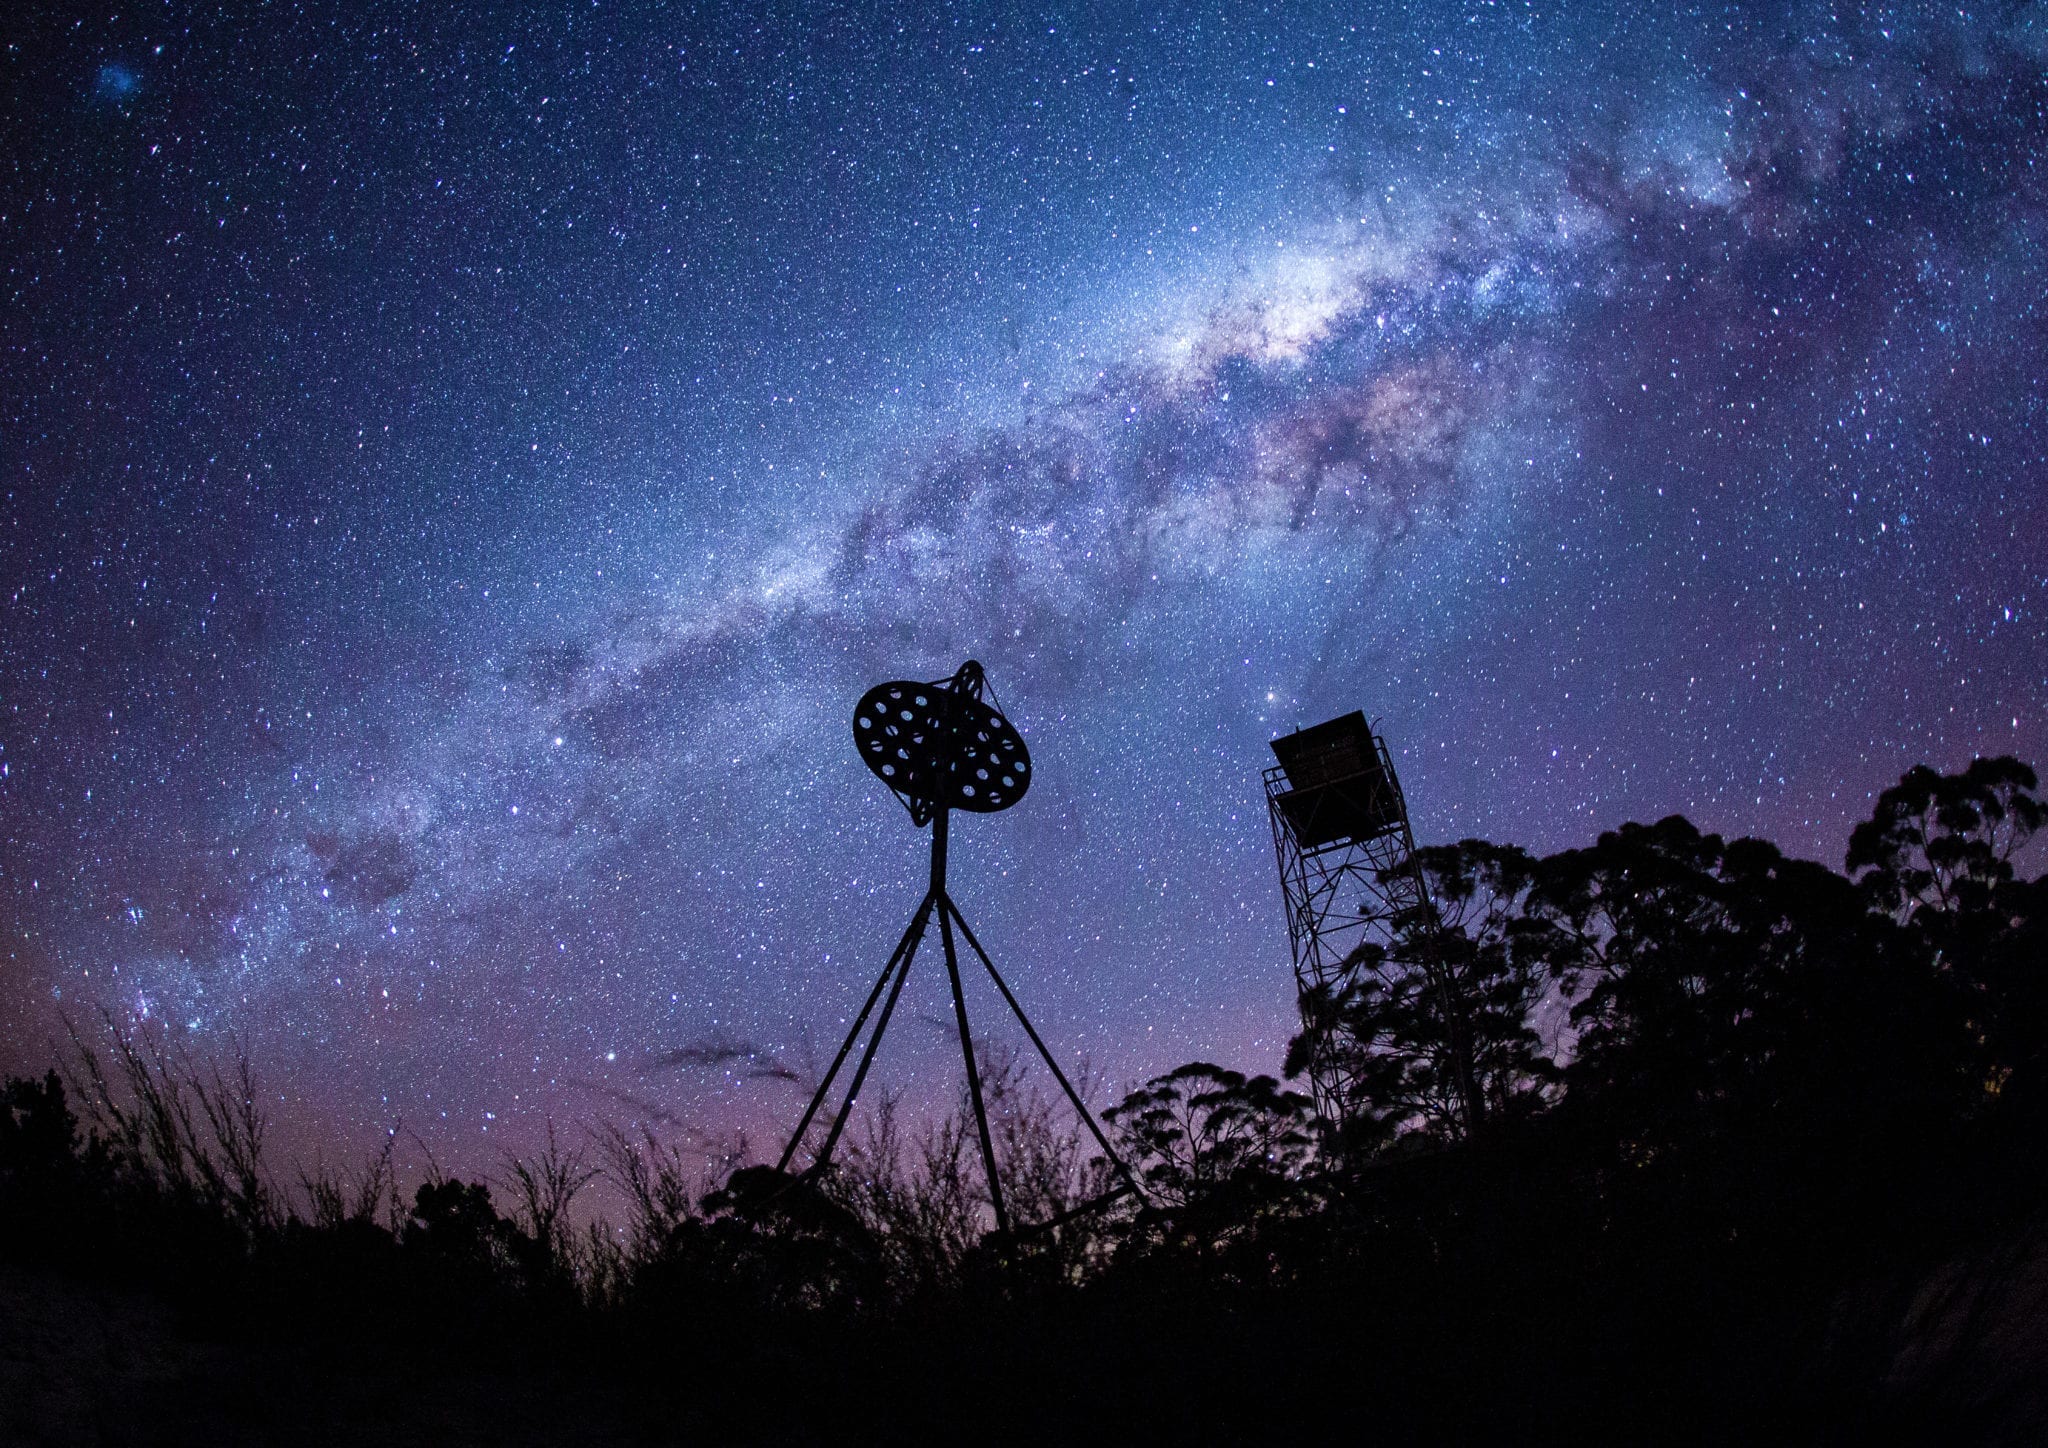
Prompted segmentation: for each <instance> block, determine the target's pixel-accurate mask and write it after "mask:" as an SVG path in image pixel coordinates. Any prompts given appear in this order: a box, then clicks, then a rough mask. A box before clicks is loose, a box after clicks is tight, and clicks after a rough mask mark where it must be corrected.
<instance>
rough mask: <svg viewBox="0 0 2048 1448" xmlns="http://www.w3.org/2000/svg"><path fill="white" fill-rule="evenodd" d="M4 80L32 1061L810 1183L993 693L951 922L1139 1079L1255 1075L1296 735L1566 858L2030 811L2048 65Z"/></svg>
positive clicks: (725, 45)
mask: <svg viewBox="0 0 2048 1448" xmlns="http://www.w3.org/2000/svg"><path fill="white" fill-rule="evenodd" d="M9 31H10V33H9V36H8V38H7V42H6V48H5V52H4V55H0V87H4V90H0V126H4V133H0V134H4V137H5V145H4V146H0V154H4V156H5V157H6V160H5V161H4V163H0V262H4V266H5V274H4V280H0V287H4V291H5V297H6V302H5V321H4V323H0V335H4V344H5V345H4V352H0V469H4V480H0V605H4V612H0V902H4V915H0V928H4V930H5V936H4V942H0V1064H4V1065H5V1066H6V1067H8V1068H9V1069H14V1070H23V1069H31V1068H36V1069H39V1068H40V1067H41V1066H42V1065H43V1064H45V1063H46V1062H47V1060H48V1059H49V1056H50V1052H51V1050H52V1045H51V1043H52V1040H53V1039H54V1038H55V1036H56V1035H57V1034H58V1033H59V1032H60V1031H61V1025H60V1021H61V1019H62V1017H63V1016H65V1015H69V1016H70V1017H71V1018H72V1019H73V1020H76V1021H85V1022H90V1021H92V1020H93V1019H94V1018H95V1017H96V1015H97V1013H99V1012H101V1011H106V1012H109V1013H111V1015H112V1016H113V1018H114V1019H115V1020H117V1021H119V1022H122V1023H125V1024H129V1025H134V1024H137V1023H141V1022H147V1023H149V1024H150V1025H151V1027H152V1028H156V1029H163V1030H166V1031H168V1032H170V1033H172V1034H173V1035H174V1036H175V1037H177V1038H179V1039H180V1040H181V1041H182V1042H183V1043H184V1044H186V1045H188V1046H189V1047H190V1048H191V1049H193V1050H194V1051H196V1052H198V1053H201V1054H205V1053H209V1052H213V1053H218V1052H220V1051H224V1050H230V1049H234V1048H235V1046H236V1045H237V1044H238V1043H239V1045H241V1046H242V1047H244V1048H246V1049H247V1050H249V1051H250V1053H251V1054H252V1056H253V1057H254V1058H255V1061H256V1064H257V1066H258V1068H259V1070H260V1071H261V1072H262V1073H263V1075H264V1077H265V1079H266V1080H267V1081H269V1082H270V1083H272V1084H273V1085H274V1086H275V1087H276V1088H277V1089H278V1092H279V1096H280V1104H279V1110H280V1114H281V1116H282V1117H283V1118H284V1119H285V1120H286V1121H287V1122H289V1123H290V1130H291V1132H292V1133H293V1140H294V1141H295V1142H296V1143H298V1144H299V1145H300V1146H301V1147H302V1148H304V1149H305V1150H308V1151H310V1150H312V1149H315V1148H316V1147H319V1146H321V1145H322V1144H326V1145H330V1146H331V1145H334V1144H337V1143H344V1142H347V1141H354V1140H360V1139H362V1138H363V1136H364V1134H365V1133H366V1132H369V1131H371V1130H373V1129H377V1128H381V1127H383V1126H386V1125H389V1124H390V1123H392V1122H394V1121H403V1122H404V1123H405V1124H406V1125H407V1127H408V1128H409V1129H410V1130H413V1131H415V1132H417V1133H418V1134H419V1136H420V1138H421V1139H422V1140H425V1141H427V1142H429V1143H430V1144H431V1145H432V1146H433V1148H434V1149H435V1150H436V1151H438V1152H441V1153H443V1154H444V1156H445V1158H446V1159H447V1160H448V1161H450V1162H452V1163H455V1164H458V1165H460V1164H462V1163H464V1162H465V1161H467V1160H470V1159H482V1157H484V1156H488V1155H490V1154H492V1153H495V1151H496V1150H497V1149H498V1146H499V1144H500V1143H501V1142H503V1141H508V1140H509V1141H513V1142H517V1141H518V1140H520V1139H522V1134H524V1136H525V1138H526V1139H530V1138H531V1136H532V1135H533V1133H535V1132H536V1131H538V1130H539V1127H540V1124H541V1123H542V1122H543V1121H545V1120H546V1119H547V1118H549V1117H554V1118H556V1119H558V1120H572V1119H578V1118H583V1117H588V1116H593V1115H595V1116H606V1115H610V1116H619V1115H634V1116H637V1117H639V1118H640V1119H643V1120H648V1121H656V1122H663V1123H669V1124H671V1125H680V1126H683V1127H686V1128H690V1129H705V1130H713V1129H718V1130H722V1129H727V1128H731V1127H736V1126H738V1127H749V1128H751V1129H753V1130H754V1131H755V1132H756V1134H757V1136H760V1135H767V1134H772V1132H773V1131H774V1130H775V1129H776V1128H777V1126H778V1125H786V1123H787V1120H788V1119H789V1118H791V1117H792V1116H793V1113H794V1110H795V1108H796V1107H797V1106H798V1105H799V1104H800V1101H801V1092H800V1089H799V1086H798V1085H797V1084H795V1083H796V1082H797V1081H800V1080H801V1078H802V1077H803V1076H804V1074H805V1072H806V1071H807V1070H810V1069H813V1068H814V1067H815V1065H816V1064H817V1062H818V1059H819V1057H820V1055H821V1054H823V1053H825V1052H828V1051H829V1050H830V1048H831V1047H832V1046H833V1045H834V1044H836V1040H837V1037H838V1034H839V1032H840V1031H841V1030H842V1029H843V1023H844V1021H845V1020H846V1019H847V1017H848V1013H849V1012H850V1011H851V1010H852V1009H853V1008H854V1007H855V1006H856V1005H857V1002H858V999H859V993H860V992H861V991H862V990H863V989H864V987H865V985H866V984H867V982H868V981H869V980H870V979H871V978H872V975H873V973H874V972H875V971H876V970H877V969H879V967H880V963H881V956H882V954H884V953H885V952H886V950H887V947H888V944H889V943H890V942H891V941H892V940H893V938H894V935H895V933H896V931H897V930H898V929H900V927H901V923H902V920H903V918H904V916H905V915H906V914H907V912H908V910H909V908H910V907H911V905H912V904H913V903H914V901H915V898H916V895H917V892H918V890H919V888H920V882H921V879H922V873H923V870H924V857H923V853H922V843H921V841H920V840H919V839H918V837H916V836H915V835H913V834H912V833H911V831H910V829H909V828H908V826H907V825H906V824H905V822H904V820H903V818H902V815H901V813H900V812H898V811H896V810H895V808H894V806H893V805H892V804H891V803H890V802H889V801H888V800H887V798H886V797H884V796H883V795H882V793H881V792H880V791H879V790H877V789H876V788H875V787H874V785H873V782H872V780H870V779H869V777H868V776H867V775H866V773H865V772H864V771H863V770H862V769H861V767H860V765H859V764H858V762H857V761H856V759H855V757H854V755H853V752H852V748H851V744H850V739H849V735H848V711H849V710H850V708H851V706H852V702H853V700H854V699H855V698H856V697H857V696H858V695H859V694H860V692H861V691H862V690H863V689H864V688H865V687H866V686H867V685H868V684H870V683H873V682H875V681H876V680H878V679H882V678H887V677H899V676H901V677H918V678H932V677H939V676H942V675H945V674H948V673H950V672H951V671H952V669H953V668H954V667H955V666H956V665H957V664H958V663H959V662H960V660H961V659H963V658H966V657H970V656H972V657H976V658H979V659H980V660H982V661H983V663H984V664H985V665H986V666H987V669H988V672H989V677H990V679H991V681H992V682H993V683H994V685H995V687H996V689H997V691H998V694H999V696H1000V697H1001V700H1002V702H1003V704H1004V706H1005V707H1006V710H1007V711H1008V713H1009V714H1010V716H1011V717H1012V718H1013V719H1014V720H1015V722H1016V723H1017V724H1018V726H1019V727H1020V729H1021V730H1022V731H1023V732H1024V735H1025V737H1026V739H1027V740H1028V742H1029V744H1030V746H1031V748H1032V750H1033V751H1034V757H1035V759H1036V761H1037V766H1038V769H1037V774H1036V778H1035V783H1034V785H1033V788H1032V792H1031V795H1030V797H1029V798H1028V799H1027V800H1026V801H1025V802H1024V803H1023V804H1022V805H1021V806H1020V807H1019V808H1018V809H1016V810H1015V811H1012V812H1010V813H1007V814H1004V815H1000V816H996V817H993V818H990V819H985V820H984V819H975V820H972V821H968V822H965V823H964V824H963V826H962V828H961V829H960V830H958V831H957V832H956V837H955V838H956V846H955V855H956V866H955V879H956V884H957V887H958V890H957V893H958V894H959V895H960V897H961V899H962V901H963V904H964V905H965V906H966V908H967V909H968V911H969V913H970V915H971V916H973V918H974V919H975V921H976V925H977V929H978V933H979V934H980V935H981V937H982V938H983V939H984V940H986V941H987V942H988V943H989V944H990V946H991V948H992V950H994V951H995V952H996V954H997V955H998V956H999V958H1001V959H1003V960H1004V961H1005V962H1006V966H1007V969H1008V973H1009V974H1010V976H1011V977H1012V979H1013V980H1014V981H1015V983H1016V984H1017V985H1018V987H1019V990H1020V993H1021V994H1022V996H1023V998H1024V999H1025V1001H1026V1003H1027V1004H1028V1005H1030V1006H1032V1007H1033V1009H1034V1014H1035V1016H1036V1017H1037V1019H1038V1021H1039V1024H1040V1025H1041V1026H1042V1028H1043V1029H1044V1030H1045V1032H1046V1034H1047V1035H1048V1036H1049V1037H1050V1038H1051V1039H1052V1040H1053V1041H1055V1042H1057V1043H1059V1044H1060V1045H1061V1048H1062V1050H1063V1052H1065V1053H1068V1054H1069V1055H1070V1056H1072V1055H1085V1056H1086V1057H1087V1058H1088V1060H1089V1061H1090V1062H1091V1063H1092V1065H1093V1067H1094V1069H1095V1070H1096V1072H1097V1073H1098V1074H1099V1075H1100V1076H1101V1077H1103V1078H1105V1079H1106V1080H1107V1081H1109V1082H1111V1083H1117V1082H1124V1081H1130V1080H1135V1079H1137V1078H1139V1077H1141V1076H1143V1075H1145V1074H1148V1073H1150V1072H1152V1071H1155V1070H1159V1069H1163V1068H1165V1067H1167V1066H1170V1065H1172V1064H1175V1063H1176V1062H1178V1061H1181V1060H1185V1059H1188V1058H1191V1057H1210V1058H1221V1059H1224V1060H1227V1061H1230V1062H1234V1063H1238V1064H1243V1065H1247V1066H1252V1067H1255V1068H1258V1069H1271V1068H1272V1067H1273V1066H1274V1065H1276V1064H1277V1060H1278V1057H1279V1055H1280V1052H1281V1050H1282V1048H1283V1046H1284V1042H1285V1040H1286V1037H1287V1035H1288V1034H1289V1030H1290V1021H1291V1016H1292V1000H1291V992H1290V984H1291V981H1290V976H1289V973H1288V967H1287V953H1286V938H1285V931H1284V927H1283V923H1282V919H1281V914H1280V903H1279V891H1278V885H1277V882H1276V880H1275V878H1274V876H1273V870H1272V863H1271V858H1270V843H1269V840H1268V837H1267V825H1266V821H1265V816H1264V810H1263V804H1262V802H1261V799H1260V796H1259V784H1258V780H1259V770H1260V768H1261V767H1262V765H1263V764H1264V763H1266V762H1267V761H1268V757H1267V752H1266V749H1265V742H1266V740H1267V739H1269V738H1270V737H1272V735H1274V734H1275V733H1278V732H1281V731H1284V730H1286V729H1290V728H1293V727H1295V726H1296V725H1299V724H1305V723H1313V722H1316V721H1317V720H1320V719H1322V718H1325V717H1328V716H1330V715H1333V714H1336V713H1341V712H1345V711H1348V710H1350V709H1353V708H1363V709H1365V710H1366V711H1367V712H1368V713H1369V714H1370V715H1372V716H1374V717H1375V718H1377V719H1379V720H1380V721H1381V723H1382V727H1383V728H1384V730H1385V732H1386V734H1387V736H1388V738H1389V740H1390V742H1391V744H1392V747H1393V749H1394V751H1395V757H1396V761H1397V764H1398V766H1399V768H1400V770H1401V773H1402V777H1403V782H1404V784H1405V786H1406V789H1407V793H1408V798H1409V802H1410V806H1411V809H1412V812H1413V815H1414V818H1415V821H1416V827H1417V832H1418V834H1419V835H1420V836H1421V837H1422V838H1424V839H1426V840H1427V839H1444V838H1456V837H1459V836H1464V835H1474V834H1476V835H1484V836H1488V837H1491V838H1496V839H1506V840H1513V841H1516V842H1520V843H1524V844H1527V845H1529V846H1531V847H1533V848H1537V849H1555V848H1561V847H1564V846H1567V845H1571V844H1575V843H1580V842H1583V841H1585V840H1586V839H1588V838H1589V837H1590V836H1591V835H1592V834H1593V833H1595V832H1596V831H1598V830H1599V829H1602V828H1607V827H1611V826H1613V825H1615V824H1618V823H1620V822H1621V821H1623V820H1625V819H1630V818H1656V817H1659V816H1662V815H1664V814H1668V813H1671V812H1674V811H1682V812H1685V813H1687V814H1688V815H1690V816H1691V817H1692V818H1693V819H1695V820H1696V821H1697V822H1698V823H1700V824H1701V825H1702V826H1704V827H1708V828H1712V829H1716V830H1721V831H1725V832H1730V833H1757V834H1763V835H1766V836H1769V837H1771V838H1774V839H1776V840H1778V841H1779V842H1780V843H1782V844H1783V845H1785V846H1786V847H1787V848H1790V849H1792V850H1795V851H1797V852H1801V853H1806V854H1811V855H1814V856H1817V857H1821V858H1825V859H1830V860H1833V859H1837V858H1838V857H1839V855H1840V852H1841V849H1842V847H1843V843H1844V841H1845V839H1846V836H1847V831H1848V828H1849V826H1850V825H1851V824H1852V823H1853V822H1854V821H1855V820H1856V819H1858V818H1860V817H1862V815H1863V814H1864V813H1866V812H1867V810H1868V807H1869V804H1870V801H1871V800H1872V799H1873V797H1874V796H1875V793H1876V792H1877V791H1878V790H1879V789H1881V788H1882V787H1883V786H1884V785H1885V784H1887V783H1888V782H1890V781H1891V780H1892V779H1894V778H1896V777H1897V775H1898V774H1899V773H1900V772H1901V771H1902V770H1903V769H1904V768H1906V767H1907V766H1908V765H1910V764H1913V763H1916V762H1920V761H1927V762H1931V763H1935V764H1938V765H1942V766H1953V765H1956V764H1959V763H1961V762H1963V761H1965V760H1967V759H1968V758H1969V757H1971V756H1972V755H1973V754H1978V753H1985V754H1991V753H2007V752H2013V753H2018V754H2020V755H2022V756H2023V757H2030V758H2033V759H2035V760H2037V761H2039V760H2042V759H2044V758H2048V750H2044V749H2043V748H2042V746H2043V744H2044V743H2048V727H2044V724H2043V722H2042V711H2041V705H2042V701H2043V697H2044V694H2048V646H2044V644H2043V642H2042V621H2043V617H2044V608H2048V487H2044V483H2043V476H2044V475H2043V462H2044V447H2048V419H2044V417H2043V415H2042V407H2043V403H2042V396H2043V387H2042V381H2043V369H2044V361H2048V357H2044V353H2048V329H2044V327H2043V326H2042V317H2041V315H2040V311H2041V306H2042V300H2043V296H2044V288H2048V260H2044V258H2048V122H2044V110H2043V107H2044V104H2048V80H2044V74H2048V71H2044V67H2048V24H2044V22H2043V20H2042V19H2041V17H2040V14H2039V12H2038V10H2037V9H2034V8H2028V7H2019V6H2012V7H2004V6H2000V7H1992V8H1990V9H1986V10H1981V11H1966V12H1958V11H1956V10H1955V9H1954V8H1953V7H1946V8H1943V7H1925V8H1922V7H1894V8H1873V9H1869V10H1864V11H1860V12H1850V11H1843V10H1838V9H1829V8H1826V7H1817V6H1807V5H1789V6H1783V7H1776V8H1759V7H1744V8H1743V9H1742V10H1741V11H1739V12H1738V11H1736V10H1733V9H1722V8H1715V9H1709V10H1701V11H1692V12H1687V13H1683V14H1678V13H1664V12H1651V11H1645V10H1643V9H1642V8H1641V7H1633V6H1612V7H1600V6H1584V5H1572V6H1563V5H1545V4H1521V3H1514V4H1472V5H1453V6H1444V5H1434V4H1429V5H1415V6H1412V7H1400V6H1384V5H1361V6H1352V5H1330V6H1321V5H1301V6H1287V7H1276V8H1274V9H1272V10H1260V9H1255V8H1253V7H1240V6H1232V5H1221V6H1217V5H1190V6H1175V5H1167V6H1160V5H1147V6H1132V7H1127V8H1114V7H1109V6H1101V5H1091V6H1079V7H1069V8H1066V9H1064V10H1060V11H1043V10H1032V9H1025V8H1020V7H1013V6H1010V5H1005V4H989V5H964V6H958V7H949V8H944V9H938V8H927V9H921V10H920V9H910V10H899V9H894V8H888V7H868V6H859V5H852V6H825V5H792V6H776V7H760V8H759V9H758V10H751V11H750V8H749V7H739V6H723V7H706V8H705V9H704V10H703V11H701V12H697V13H692V12H690V11H687V10H676V9H674V8H671V7H665V6H651V5H633V4H613V3H609V0H605V3H599V4H591V5H588V6H587V7H585V6H581V5H578V6H564V5H535V6H530V7H523V8H522V7H510V6H506V7H499V6H493V7H445V6H427V5H415V4H398V3H392V4H376V3H366V4H363V5H360V6H354V7H341V8H337V9H335V10H331V11H322V12H316V11H315V10H314V9H313V8H311V7H303V8H301V7H281V8H280V7H249V8H248V9H247V10H246V11H242V10H240V9H238V8H237V7H232V6H229V7H213V8H205V9H202V8H200V7H189V6H183V5H166V6H152V7H144V8H143V9H141V10H138V11H137V12H135V13H132V14H121V15H118V16H115V17H112V18H109V17H107V16H106V15H103V14H101V13H99V12H94V13H93V15H92V16H91V17H90V18H79V19H73V18H71V17H66V16H57V15H49V14H43V15H32V16H31V17H30V18H29V19H28V20H27V21H25V22H23V23H21V24H18V25H11V26H10V27H9ZM923 984H924V985H925V986H926V987H927V988H928V989H929V990H930V991H931V992H933V993H932V994H931V997H930V999H929V1000H917V1001H913V1002H912V1004H911V1006H910V1007H909V1008H908V1009H910V1010H911V1012H912V1014H911V1016H910V1020H911V1024H910V1025H909V1026H907V1027H905V1028H903V1029H904V1039H903V1041H902V1042H900V1043H899V1044H900V1047H901V1050H900V1053H898V1054H899V1056H900V1059H898V1060H897V1061H896V1063H895V1065H894V1067H893V1068H892V1069H893V1070H894V1071H895V1075H894V1076H893V1077H892V1081H894V1083H895V1084H897V1085H898V1086H899V1087H900V1088H901V1089H903V1090H905V1091H907V1092H911V1093H919V1092H922V1093H925V1094H926V1095H931V1094H933V1093H939V1094H943V1093H945V1092H949V1091H951V1090H952V1089H953V1085H952V1078H951V1076H950V1075H949V1074H948V1064H947V1063H948V1061H949V1060H950V1059H952V1058H951V1057H950V1056H949V1054H948V1052H949V1050H950V1049H951V1048H950V1047H949V1045H948V1041H947V1037H946V1032H947V1031H948V1030H950V1029H951V1027H950V1023H949V1021H948V1020H947V1019H946V1018H944V1017H942V1016H941V1015H939V1014H938V1011H939V1009H940V1006H939V1000H940V997H939V996H938V995H937V994H936V993H935V992H936V987H935V986H934V983H933V981H932V980H931V979H929V978H926V979H925V980H924V981H923ZM913 994H915V991H913ZM991 1004H992V1003H991ZM984 1009H985V1007H984ZM987 1018H988V1019H990V1020H991V1021H993V1020H994V1018H995V1017H994V1014H993V1013H992V1012H991V1013H990V1014H989V1015H988V1016H987ZM894 1040H895V1037H893V1036H892V1041H894Z"/></svg>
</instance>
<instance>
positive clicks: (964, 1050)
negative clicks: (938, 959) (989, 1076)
mask: <svg viewBox="0 0 2048 1448" xmlns="http://www.w3.org/2000/svg"><path fill="white" fill-rule="evenodd" d="M939 940H940V942H941V943H942V944H944V946H945V947H946V976H947V978H948V979H949V980H951V981H952V983H953V1018H954V1019H955V1020H956V1021H958V1022H959V1023H960V1054H961V1055H962V1056H963V1057H965V1058H966V1061H967V1094H968V1096H969V1097H971V1098H972V1099H973V1101H974V1124H975V1126H976V1127H977V1128H979V1130H980V1132H981V1164H982V1165H983V1166H984V1167H986V1168H987V1169H988V1199H989V1204H990V1205H991V1206H993V1207H994V1208H995V1209H996V1230H997V1231H998V1232H1002V1233H1005V1234H1007V1233H1008V1232H1009V1230H1010V1214H1009V1212H1008V1211H1007V1210H1005V1208H1004V1206H1003V1182H1002V1178H1001V1177H1000V1176H999V1175H998V1174H997V1172H996V1148H995V1143H994V1142H993V1141H992V1140H991V1139H990V1138H989V1134H988V1108H987V1107H986V1106H984V1105H983V1104H982V1100H981V1071H980V1070H979V1068H977V1067H976V1065H975V1062H974V1037H973V1035H971V1034H970V1033H969V1031H968V1029H967V996H966V994H965V992H963V991H962V990H961V989H960V958H959V956H958V955H957V954H955V953H954V950H953V905H952V902H951V901H950V900H948V899H946V897H945V896H943V895H941V896H940V897H939Z"/></svg>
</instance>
